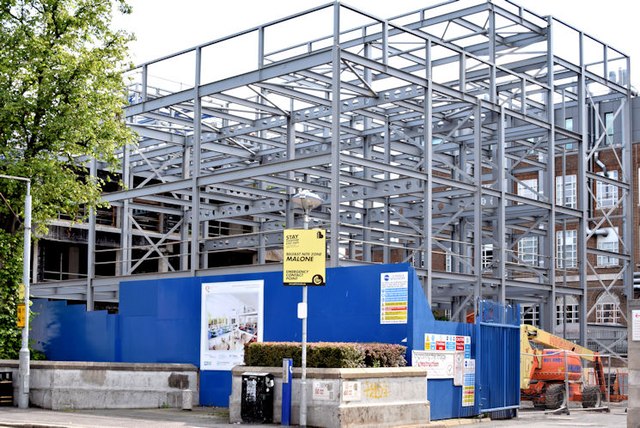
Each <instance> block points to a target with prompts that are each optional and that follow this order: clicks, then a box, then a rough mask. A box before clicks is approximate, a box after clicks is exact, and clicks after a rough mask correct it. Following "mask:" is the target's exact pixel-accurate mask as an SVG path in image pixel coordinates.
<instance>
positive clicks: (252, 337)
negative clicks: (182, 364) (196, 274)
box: [200, 280, 264, 370]
mask: <svg viewBox="0 0 640 428" xmlns="http://www.w3.org/2000/svg"><path fill="white" fill-rule="evenodd" d="M263 306H264V281H262V280H251V281H233V282H210V283H205V284H202V301H201V323H202V327H201V331H200V370H231V369H232V368H233V367H234V366H236V365H239V364H243V362H244V345H245V343H248V342H256V341H257V342H261V341H262V335H263V331H264V325H263V314H264V312H263Z"/></svg>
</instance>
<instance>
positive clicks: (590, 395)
mask: <svg viewBox="0 0 640 428" xmlns="http://www.w3.org/2000/svg"><path fill="white" fill-rule="evenodd" d="M601 403H602V395H601V394H600V388H598V387H597V386H592V385H590V386H585V387H584V389H583V390H582V407H585V408H586V407H600V405H601Z"/></svg>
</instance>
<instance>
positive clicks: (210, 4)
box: [114, 0, 640, 88]
mask: <svg viewBox="0 0 640 428" xmlns="http://www.w3.org/2000/svg"><path fill="white" fill-rule="evenodd" d="M440 2H441V0H420V1H418V0H395V1H393V0H344V1H342V3H344V4H348V5H351V6H354V7H356V8H359V9H362V10H365V11H367V12H369V13H371V14H373V15H376V16H378V17H381V18H390V17H392V16H396V15H400V14H402V13H405V12H410V11H414V10H418V9H420V8H421V7H425V6H429V5H433V4H436V3H440ZM327 3H330V2H329V1H327V0H233V1H229V0H217V1H215V0H181V1H177V0H129V4H130V5H131V6H132V7H133V13H132V15H129V16H126V17H122V16H116V17H115V18H114V25H115V27H116V28H121V29H125V30H127V31H129V32H130V33H133V34H134V35H135V37H136V40H135V41H134V42H132V43H131V45H130V48H131V59H132V61H133V63H134V64H140V63H142V62H145V61H149V60H152V59H156V58H159V57H162V56H165V55H167V54H170V53H173V52H177V51H180V50H182V49H186V48H191V47H193V46H195V45H198V44H201V43H204V42H207V41H210V40H214V39H217V38H220V37H223V36H226V35H230V34H234V33H237V32H239V31H241V30H244V29H248V28H252V27H255V26H257V25H260V24H263V23H266V22H270V21H273V20H276V19H279V18H282V17H285V16H287V15H291V14H294V13H296V12H299V11H303V10H307V9H309V8H312V7H314V6H318V5H324V4H327ZM515 3H516V4H518V5H520V6H523V7H525V8H527V9H529V10H531V11H532V12H535V13H537V14H539V15H553V16H554V17H556V18H558V19H560V20H562V21H564V22H566V23H567V24H570V25H572V26H574V27H576V28H577V29H579V30H582V31H584V32H585V33H587V34H589V35H591V36H593V37H595V38H596V39H598V40H600V41H602V42H605V43H607V44H609V45H611V46H612V47H614V48H616V49H617V50H619V51H621V52H622V53H624V54H626V55H629V56H630V57H631V70H632V74H631V83H632V85H633V86H634V87H635V88H640V59H638V58H640V43H638V41H637V39H638V36H639V35H640V30H639V28H640V25H639V24H640V20H639V19H638V17H637V15H636V14H635V13H633V12H632V9H634V10H635V7H634V6H635V5H636V4H637V3H636V2H635V1H633V0H608V1H602V0H597V1H596V0H519V1H518V0H516V1H515Z"/></svg>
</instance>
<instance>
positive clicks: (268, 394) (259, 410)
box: [240, 372, 275, 423]
mask: <svg viewBox="0 0 640 428" xmlns="http://www.w3.org/2000/svg"><path fill="white" fill-rule="evenodd" d="M274 385H275V382H274V380H273V375H272V374H271V373H252V372H245V373H242V398H241V401H240V416H241V418H242V421H243V422H258V423H272V422H273V390H274Z"/></svg>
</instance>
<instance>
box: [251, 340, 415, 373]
mask: <svg viewBox="0 0 640 428" xmlns="http://www.w3.org/2000/svg"><path fill="white" fill-rule="evenodd" d="M405 352H406V347H404V346H402V345H393V344H386V343H343V342H314V343H308V344H307V367H317V368H355V367H404V366H406V365H407V361H406V359H405V356H404V355H405ZM283 358H293V365H294V366H297V367H300V366H301V365H302V347H301V344H300V343H298V342H261V343H258V342H253V343H247V344H246V345H245V347H244V363H245V364H246V365H248V366H258V367H279V366H281V365H282V359H283Z"/></svg>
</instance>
